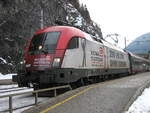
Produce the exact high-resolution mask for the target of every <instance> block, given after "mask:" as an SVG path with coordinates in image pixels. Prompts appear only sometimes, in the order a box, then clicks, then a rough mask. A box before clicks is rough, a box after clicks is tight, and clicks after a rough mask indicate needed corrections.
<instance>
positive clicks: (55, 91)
mask: <svg viewBox="0 0 150 113" xmlns="http://www.w3.org/2000/svg"><path fill="white" fill-rule="evenodd" d="M63 88H69V89H70V90H71V89H72V88H71V86H70V85H64V86H58V87H52V88H46V89H40V90H35V91H28V92H23V93H15V94H8V95H4V96H0V98H6V97H9V108H8V109H7V110H4V111H0V112H8V111H9V113H12V112H13V110H16V109H19V108H15V109H13V106H12V97H14V96H20V95H25V94H35V95H34V97H35V103H34V104H30V105H28V106H32V105H38V93H40V92H45V91H51V90H54V97H56V96H57V89H63ZM28 106H23V107H21V108H24V107H28Z"/></svg>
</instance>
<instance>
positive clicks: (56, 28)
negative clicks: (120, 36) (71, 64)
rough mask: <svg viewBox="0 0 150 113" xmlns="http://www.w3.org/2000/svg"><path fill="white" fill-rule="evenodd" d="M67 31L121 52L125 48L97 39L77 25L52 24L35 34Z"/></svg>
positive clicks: (71, 35)
mask: <svg viewBox="0 0 150 113" xmlns="http://www.w3.org/2000/svg"><path fill="white" fill-rule="evenodd" d="M57 31H58V32H66V34H68V35H70V37H73V36H78V37H82V38H86V39H87V40H89V41H92V42H93V43H97V44H98V43H99V44H103V45H104V46H106V47H109V48H112V49H114V50H118V51H120V52H124V50H123V49H121V48H119V47H116V46H115V45H113V44H111V43H109V42H107V41H105V40H101V42H98V41H96V40H95V39H94V38H93V36H91V35H90V34H88V33H85V32H83V31H81V30H80V29H78V28H75V27H71V26H52V27H47V28H44V29H42V30H38V31H37V32H35V34H40V33H44V32H57Z"/></svg>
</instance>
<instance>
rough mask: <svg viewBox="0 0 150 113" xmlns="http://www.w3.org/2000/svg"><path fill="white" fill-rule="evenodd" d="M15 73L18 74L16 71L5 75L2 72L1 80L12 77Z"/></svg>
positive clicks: (0, 74)
mask: <svg viewBox="0 0 150 113" xmlns="http://www.w3.org/2000/svg"><path fill="white" fill-rule="evenodd" d="M13 75H17V74H16V73H11V74H6V75H3V74H2V73H0V80H4V79H12V76H13Z"/></svg>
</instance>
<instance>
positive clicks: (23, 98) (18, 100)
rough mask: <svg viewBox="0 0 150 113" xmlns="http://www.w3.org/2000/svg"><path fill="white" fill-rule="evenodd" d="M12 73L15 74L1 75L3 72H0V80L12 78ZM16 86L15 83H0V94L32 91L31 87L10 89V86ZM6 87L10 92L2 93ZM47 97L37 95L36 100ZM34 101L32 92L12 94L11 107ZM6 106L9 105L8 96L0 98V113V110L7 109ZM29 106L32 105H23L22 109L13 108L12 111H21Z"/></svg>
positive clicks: (44, 99)
mask: <svg viewBox="0 0 150 113" xmlns="http://www.w3.org/2000/svg"><path fill="white" fill-rule="evenodd" d="M12 75H16V74H7V75H3V74H1V73H0V80H4V79H12ZM16 87H18V85H16V84H12V85H0V89H1V90H0V96H3V95H7V94H14V93H22V92H28V91H33V89H32V88H24V90H18V91H10V90H11V88H16ZM5 88H6V89H5ZM7 88H10V89H9V91H10V92H6V93H2V92H4V91H5V90H7ZM17 89H19V88H17ZM12 90H13V89H12ZM47 99H49V98H48V97H39V98H38V102H42V101H46V100H47ZM34 102H35V99H34V96H33V95H32V94H26V95H20V96H14V97H13V108H18V107H21V106H25V105H30V104H34ZM8 107H9V99H8V97H6V98H0V113H1V111H3V110H6V109H8ZM30 107H32V106H29V107H25V108H22V109H19V110H15V111H13V113H21V112H22V111H24V110H25V109H28V108H30Z"/></svg>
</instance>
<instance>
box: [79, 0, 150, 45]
mask: <svg viewBox="0 0 150 113" xmlns="http://www.w3.org/2000/svg"><path fill="white" fill-rule="evenodd" d="M80 1H81V2H82V3H84V4H86V5H87V8H88V10H89V12H90V15H91V18H92V20H94V21H95V22H96V23H98V24H99V25H100V27H101V30H102V33H103V36H104V37H105V36H106V35H107V34H112V33H118V34H120V35H121V37H120V38H119V46H121V47H122V48H123V47H124V37H126V38H127V44H128V43H129V42H131V41H133V40H134V39H135V38H137V37H138V36H140V35H142V34H145V33H148V32H150V0H80Z"/></svg>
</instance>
